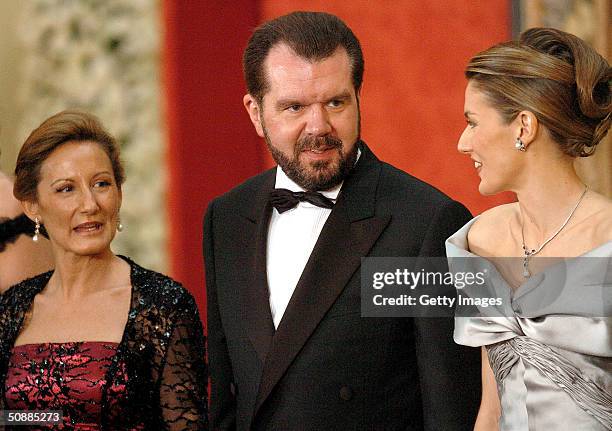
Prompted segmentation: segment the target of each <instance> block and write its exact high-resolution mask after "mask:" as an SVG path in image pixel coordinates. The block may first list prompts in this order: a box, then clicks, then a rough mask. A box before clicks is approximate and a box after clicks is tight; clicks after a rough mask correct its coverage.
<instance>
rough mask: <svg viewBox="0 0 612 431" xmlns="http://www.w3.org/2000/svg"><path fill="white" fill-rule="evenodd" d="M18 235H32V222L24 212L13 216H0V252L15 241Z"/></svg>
mask: <svg viewBox="0 0 612 431" xmlns="http://www.w3.org/2000/svg"><path fill="white" fill-rule="evenodd" d="M19 235H30V236H32V235H34V222H33V221H32V220H30V219H29V218H28V217H27V216H26V215H25V214H21V215H19V216H17V217H15V218H12V219H11V218H0V252H3V251H4V249H5V248H6V246H7V245H8V244H11V243H13V242H15V241H17V238H18V237H19Z"/></svg>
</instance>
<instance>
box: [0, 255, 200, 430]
mask: <svg viewBox="0 0 612 431" xmlns="http://www.w3.org/2000/svg"><path fill="white" fill-rule="evenodd" d="M124 259H126V260H127V262H128V263H129V264H130V266H131V282H132V298H131V305H130V311H129V315H128V321H127V324H126V327H125V331H124V334H123V338H122V340H121V342H120V343H119V344H116V343H110V342H104V341H102V340H101V341H100V342H68V343H42V344H28V345H22V346H17V347H14V343H15V339H16V338H17V335H18V334H19V331H20V328H21V326H22V324H23V321H24V317H25V314H26V312H27V310H28V309H29V308H30V306H31V304H32V301H33V300H34V296H35V295H36V294H37V293H39V292H40V291H42V290H43V288H44V287H45V286H46V284H47V282H48V280H49V278H50V277H51V274H52V272H47V273H45V274H41V275H39V276H37V277H34V278H31V279H29V280H25V281H23V282H21V283H19V284H18V285H16V286H13V287H11V288H10V289H9V290H7V291H6V292H5V294H4V295H1V296H0V383H1V384H0V410H7V409H22V410H62V411H63V419H64V423H63V425H62V426H56V427H55V428H53V429H64V430H151V431H153V430H155V431H157V430H206V429H207V428H208V427H207V369H206V363H205V361H204V335H203V331H202V325H201V323H200V317H199V314H198V309H197V306H196V304H195V301H194V299H193V297H192V296H191V295H190V294H189V292H187V290H185V289H184V288H183V287H182V286H181V285H180V284H178V283H176V282H175V281H173V280H172V279H170V278H168V277H166V276H163V275H161V274H159V273H156V272H153V271H149V270H146V269H144V268H142V267H140V266H138V265H136V264H135V263H134V262H132V261H131V260H129V259H127V258H124ZM0 429H2V426H1V425H0ZM6 429H7V430H9V429H11V428H10V427H8V426H7V427H6ZM15 429H16V430H20V429H21V430H23V429H49V428H44V427H39V428H34V427H30V428H27V427H23V426H15Z"/></svg>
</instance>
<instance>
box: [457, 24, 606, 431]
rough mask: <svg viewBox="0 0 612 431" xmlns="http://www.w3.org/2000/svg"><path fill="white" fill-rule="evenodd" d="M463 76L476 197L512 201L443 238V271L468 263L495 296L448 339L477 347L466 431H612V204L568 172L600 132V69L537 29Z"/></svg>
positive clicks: (580, 50) (462, 143)
mask: <svg viewBox="0 0 612 431" xmlns="http://www.w3.org/2000/svg"><path fill="white" fill-rule="evenodd" d="M466 77H467V79H468V84H467V88H466V93H465V117H466V120H467V127H466V128H465V131H464V132H463V134H462V135H461V138H460V140H459V144H458V149H459V151H460V152H462V153H464V154H466V155H468V156H469V157H470V158H471V159H472V160H473V162H474V166H475V168H476V171H477V173H478V175H479V177H480V184H479V191H480V193H482V194H484V195H489V194H494V193H499V192H502V191H512V192H515V193H516V195H517V199H518V201H517V202H514V203H511V204H507V205H501V206H498V207H495V208H493V209H491V210H489V211H486V212H485V213H483V214H481V215H480V216H478V217H476V218H475V219H474V220H472V221H471V222H470V223H468V224H467V225H466V226H464V227H463V228H462V229H461V230H460V231H459V232H457V233H456V234H454V235H453V236H452V237H451V238H449V239H448V241H447V254H448V256H449V259H450V267H451V271H456V270H457V268H456V265H455V263H454V261H458V260H461V259H462V258H470V259H472V260H471V263H470V265H471V266H472V269H473V270H476V271H483V272H484V273H485V274H488V276H487V278H486V280H487V282H486V286H485V288H486V289H487V290H488V291H489V292H490V293H491V295H492V296H496V297H499V298H501V299H502V305H496V306H494V307H480V309H479V311H480V314H471V315H466V314H464V315H463V317H461V316H459V317H457V318H456V324H455V341H456V342H458V343H460V344H465V345H470V346H482V347H483V373H482V376H483V399H482V403H481V407H480V411H479V415H478V419H477V422H476V427H475V429H476V430H479V431H480V430H497V429H501V430H512V431H517V430H519V431H520V430H530V431H533V430H610V429H612V343H611V341H610V340H611V337H612V325H611V320H612V319H610V315H611V313H610V307H611V302H610V296H611V295H612V292H611V290H612V264H611V262H612V201H610V199H608V198H606V197H605V196H602V195H601V194H598V193H596V192H595V191H593V190H591V189H589V188H588V187H586V186H585V184H584V183H583V182H582V180H581V179H580V178H579V177H578V175H577V174H576V171H575V169H574V161H575V159H576V157H585V156H589V155H591V154H592V153H593V151H594V150H595V147H596V145H597V144H598V143H599V142H600V141H601V140H602V138H603V137H604V136H605V135H606V133H607V132H608V129H609V128H610V112H611V106H612V103H611V91H610V84H611V78H612V71H611V69H610V66H609V64H608V63H607V62H606V60H605V59H604V58H602V57H601V56H600V55H598V54H597V53H596V52H595V51H594V50H593V49H592V48H590V47H589V46H588V45H587V44H586V43H585V42H584V41H582V40H581V39H579V38H577V37H575V36H573V35H571V34H568V33H565V32H562V31H559V30H554V29H545V28H535V29H530V30H528V31H526V32H524V33H523V34H522V35H521V36H520V38H519V40H518V41H513V42H508V43H504V44H501V45H497V46H494V47H492V48H490V49H488V50H486V51H484V52H481V53H479V54H477V55H476V56H475V57H473V58H472V59H471V60H470V62H469V64H468V66H467V69H466ZM544 257H548V258H552V257H554V258H556V259H555V260H553V261H552V262H551V260H550V259H549V260H546V259H544ZM457 258H459V259H457ZM560 258H562V259H560ZM465 260H467V259H465ZM469 293H470V292H469V291H462V292H460V295H466V294H468V295H469ZM472 293H473V292H472ZM457 311H458V313H459V312H460V311H462V310H461V309H460V308H458V309H457ZM465 316H467V317H465Z"/></svg>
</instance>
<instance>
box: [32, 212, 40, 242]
mask: <svg viewBox="0 0 612 431" xmlns="http://www.w3.org/2000/svg"><path fill="white" fill-rule="evenodd" d="M34 223H35V226H34V236H33V237H32V241H34V242H38V235H39V234H40V222H39V221H38V217H35V218H34Z"/></svg>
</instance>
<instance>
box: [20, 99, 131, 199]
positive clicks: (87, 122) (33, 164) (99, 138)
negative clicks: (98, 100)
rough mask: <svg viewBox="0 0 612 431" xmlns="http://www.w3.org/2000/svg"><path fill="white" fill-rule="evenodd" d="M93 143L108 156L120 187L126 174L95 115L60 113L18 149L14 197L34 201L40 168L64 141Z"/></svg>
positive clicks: (113, 144) (110, 140) (114, 142)
mask: <svg viewBox="0 0 612 431" xmlns="http://www.w3.org/2000/svg"><path fill="white" fill-rule="evenodd" d="M74 141H76V142H84V141H91V142H95V143H97V144H99V145H100V147H102V149H103V150H104V152H105V153H106V154H107V155H108V158H109V159H110V161H111V165H112V167H113V174H114V176H115V181H116V183H117V186H118V187H119V188H121V185H122V184H123V182H124V180H125V173H124V171H123V166H122V164H121V160H120V157H119V147H118V146H117V142H116V141H115V138H113V137H112V136H111V134H110V133H108V132H107V131H106V130H105V129H104V126H102V123H101V122H100V120H99V119H98V118H97V117H95V116H94V115H91V114H88V113H86V112H80V111H62V112H60V113H58V114H55V115H53V116H52V117H50V118H47V119H46V120H45V121H44V122H43V123H42V124H41V125H40V126H38V127H37V128H36V129H34V130H33V131H32V133H30V136H28V139H26V141H25V143H24V144H23V146H22V147H21V150H20V151H19V156H17V164H16V166H15V185H14V186H13V195H15V198H17V199H18V200H20V201H32V202H35V201H36V199H37V193H36V188H37V187H38V183H39V182H40V168H41V166H42V164H43V162H44V161H45V160H46V159H47V157H49V155H50V154H51V153H52V152H53V151H55V150H56V149H57V148H58V147H60V146H61V145H63V144H65V143H66V142H74Z"/></svg>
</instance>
